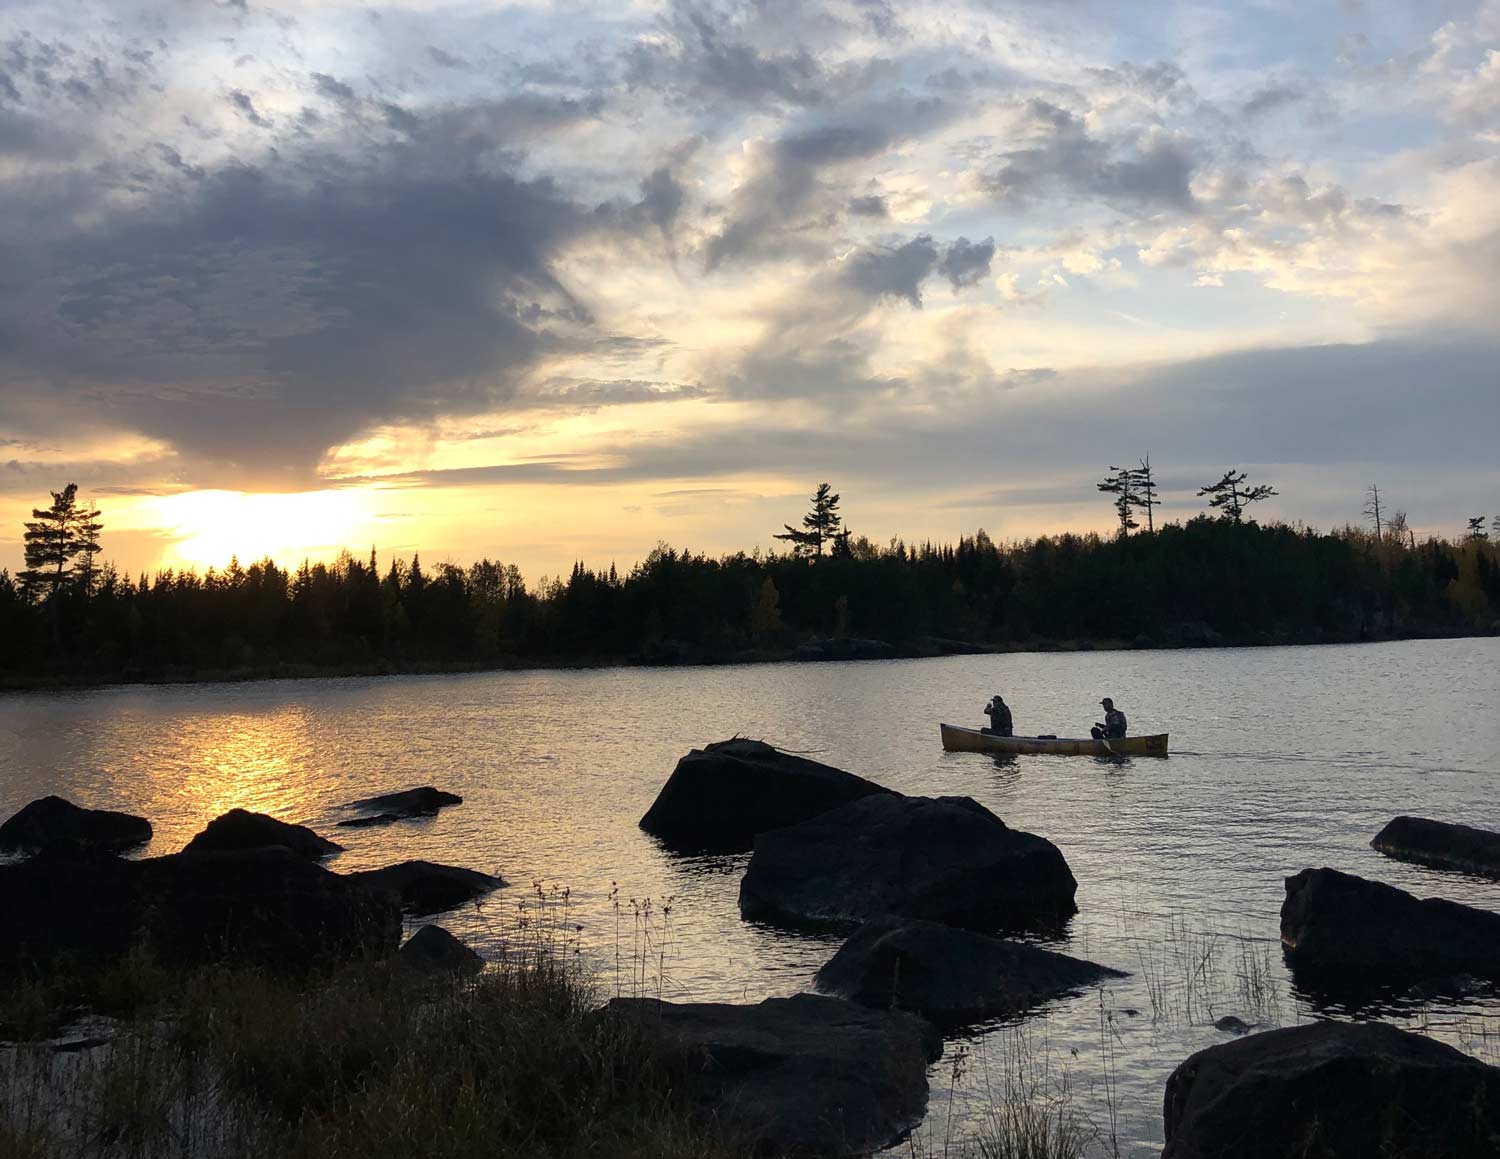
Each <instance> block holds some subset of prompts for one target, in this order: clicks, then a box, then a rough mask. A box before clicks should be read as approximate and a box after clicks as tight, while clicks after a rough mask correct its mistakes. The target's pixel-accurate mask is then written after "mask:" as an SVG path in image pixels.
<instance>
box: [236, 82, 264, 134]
mask: <svg viewBox="0 0 1500 1159" xmlns="http://www.w3.org/2000/svg"><path fill="white" fill-rule="evenodd" d="M229 103H230V104H231V105H233V106H234V107H235V109H236V111H237V112H238V113H239V114H240V116H242V117H244V118H245V120H247V121H249V122H250V123H251V124H252V125H254V126H255V127H256V128H257V129H269V128H270V127H271V122H270V121H269V120H268V119H267V118H266V117H263V116H262V115H261V114H260V110H258V109H257V108H256V107H255V101H254V100H253V99H252V98H251V96H250V94H249V93H247V92H245V91H244V90H243V89H230V90H229Z"/></svg>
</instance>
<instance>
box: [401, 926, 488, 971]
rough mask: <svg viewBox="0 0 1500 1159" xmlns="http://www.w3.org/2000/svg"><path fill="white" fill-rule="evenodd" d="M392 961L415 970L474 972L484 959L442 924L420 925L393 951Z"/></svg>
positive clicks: (482, 963) (482, 964)
mask: <svg viewBox="0 0 1500 1159" xmlns="http://www.w3.org/2000/svg"><path fill="white" fill-rule="evenodd" d="M396 962H397V964H398V965H401V966H404V967H406V968H407V969H409V970H414V971H416V972H417V973H419V974H476V973H478V972H479V971H480V970H482V969H483V968H484V959H483V958H481V957H480V956H479V955H478V954H476V953H475V952H474V951H473V950H471V949H469V947H468V946H466V945H464V944H463V943H462V942H461V941H459V940H458V939H457V938H455V937H454V936H453V935H452V934H450V933H449V932H448V931H447V930H445V929H443V927H442V926H423V927H422V928H421V929H419V930H418V931H417V932H416V933H414V934H412V936H411V937H409V938H407V939H406V945H404V946H402V947H401V949H399V950H398V951H396Z"/></svg>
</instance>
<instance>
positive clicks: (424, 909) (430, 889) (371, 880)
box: [342, 861, 505, 916]
mask: <svg viewBox="0 0 1500 1159" xmlns="http://www.w3.org/2000/svg"><path fill="white" fill-rule="evenodd" d="M342 877H343V879H344V880H345V881H349V882H353V883H354V884H356V885H358V886H359V887H360V888H361V889H368V890H373V891H375V892H380V893H390V894H394V895H395V896H396V897H397V898H398V899H399V900H400V902H401V908H402V909H403V910H405V911H406V912H407V913H409V914H415V915H418V916H420V915H423V914H435V913H439V912H441V911H443V910H449V909H453V908H455V907H456V906H461V905H463V904H464V903H465V902H468V901H473V900H474V899H475V898H476V897H481V896H483V895H484V894H486V893H489V892H490V891H491V890H493V889H499V888H500V887H501V886H503V885H504V884H505V882H504V880H503V879H501V878H498V877H491V876H490V875H489V874H487V873H480V872H479V871H478V870H475V869H460V868H459V867H458V866H456V865H437V864H435V863H433V862H431V861H403V862H401V863H400V864H399V865H388V866H386V867H385V868H384V869H366V870H363V871H360V872H356V873H345V874H343V875H342Z"/></svg>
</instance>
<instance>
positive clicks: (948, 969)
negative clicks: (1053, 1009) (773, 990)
mask: <svg viewBox="0 0 1500 1159" xmlns="http://www.w3.org/2000/svg"><path fill="white" fill-rule="evenodd" d="M1124 976H1125V975H1124V973H1123V972H1122V971H1120V970H1111V969H1109V968H1108V967H1106V966H1100V965H1096V964H1095V963H1093V962H1085V961H1082V960H1080V959H1078V958H1070V957H1068V956H1067V955H1066V954H1055V953H1052V952H1050V951H1048V950H1040V949H1037V948H1036V947H1035V946H1028V945H1025V944H1024V943H1021V942H1012V941H1006V940H1004V939H1002V938H991V937H987V936H985V935H984V934H976V933H973V932H972V931H969V930H959V929H954V928H953V927H951V926H944V925H938V924H937V923H936V922H924V921H913V920H911V919H907V918H883V919H881V920H879V921H874V922H871V923H869V924H868V925H864V926H861V927H860V928H859V929H858V930H856V931H855V933H854V935H853V936H852V937H850V939H849V940H848V941H847V942H845V943H844V944H843V945H842V946H840V947H839V951H838V953H836V954H835V955H834V956H833V957H832V958H830V959H829V960H828V962H827V963H826V964H825V965H824V966H823V968H822V969H821V970H819V971H818V980H817V985H818V989H819V990H821V991H823V992H824V993H827V994H835V995H837V996H839V997H840V998H847V999H849V1000H850V1001H851V1002H857V1003H859V1004H860V1005H861V1006H869V1007H873V1008H874V1009H877V1010H909V1011H912V1012H913V1013H915V1014H920V1015H922V1016H923V1017H924V1018H929V1019H931V1020H932V1021H933V1022H936V1023H938V1024H939V1025H942V1026H958V1025H962V1024H964V1023H967V1022H978V1021H980V1020H982V1019H985V1018H994V1017H997V1016H1005V1015H1015V1014H1020V1013H1022V1012H1023V1011H1025V1010H1027V1009H1028V1008H1030V1007H1033V1006H1036V1005H1038V1004H1039V1003H1041V1002H1043V1001H1045V1000H1047V999H1048V998H1054V997H1057V996H1058V995H1061V994H1067V993H1069V992H1077V991H1078V990H1080V989H1083V988H1084V987H1087V986H1091V985H1093V984H1094V983H1095V982H1097V981H1099V980H1100V979H1101V978H1122V977H1124Z"/></svg>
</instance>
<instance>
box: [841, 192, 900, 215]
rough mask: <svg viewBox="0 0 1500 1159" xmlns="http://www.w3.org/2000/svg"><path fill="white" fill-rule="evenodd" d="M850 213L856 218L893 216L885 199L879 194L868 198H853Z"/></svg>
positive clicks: (850, 202)
mask: <svg viewBox="0 0 1500 1159" xmlns="http://www.w3.org/2000/svg"><path fill="white" fill-rule="evenodd" d="M849 212H850V213H852V214H853V215H854V216H855V217H889V216H890V214H891V211H890V208H889V207H888V206H887V205H886V203H885V198H884V197H881V196H879V195H878V194H870V195H869V196H868V197H851V198H850V199H849Z"/></svg>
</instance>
